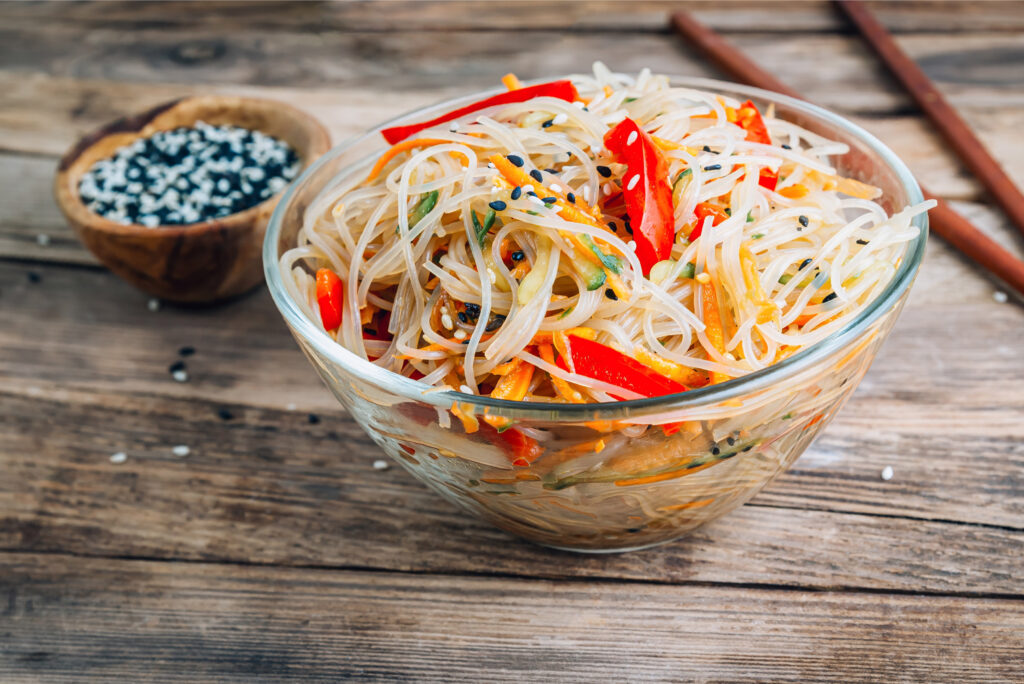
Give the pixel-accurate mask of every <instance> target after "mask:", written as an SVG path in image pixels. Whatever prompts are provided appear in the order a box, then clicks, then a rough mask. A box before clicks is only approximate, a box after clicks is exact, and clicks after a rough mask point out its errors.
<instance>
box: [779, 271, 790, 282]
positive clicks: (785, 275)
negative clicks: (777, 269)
mask: <svg viewBox="0 0 1024 684" xmlns="http://www.w3.org/2000/svg"><path fill="white" fill-rule="evenodd" d="M792 279H793V276H791V275H789V274H788V273H783V274H782V275H780V276H779V282H780V283H781V284H783V285H785V284H786V283H788V282H789V281H790V280H792Z"/></svg>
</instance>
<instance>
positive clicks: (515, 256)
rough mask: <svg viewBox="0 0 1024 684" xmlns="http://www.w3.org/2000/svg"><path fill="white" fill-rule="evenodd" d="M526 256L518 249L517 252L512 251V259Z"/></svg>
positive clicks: (517, 259) (521, 258)
mask: <svg viewBox="0 0 1024 684" xmlns="http://www.w3.org/2000/svg"><path fill="white" fill-rule="evenodd" d="M525 258H526V254H525V253H524V252H523V251H522V250H519V251H518V252H512V261H522V260H523V259H525Z"/></svg>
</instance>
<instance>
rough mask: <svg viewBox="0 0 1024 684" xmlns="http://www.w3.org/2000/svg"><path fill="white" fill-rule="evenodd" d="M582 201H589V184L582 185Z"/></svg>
mask: <svg viewBox="0 0 1024 684" xmlns="http://www.w3.org/2000/svg"><path fill="white" fill-rule="evenodd" d="M583 201H584V202H586V203H588V204H589V203H590V186H589V185H584V186H583Z"/></svg>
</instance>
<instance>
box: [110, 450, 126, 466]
mask: <svg viewBox="0 0 1024 684" xmlns="http://www.w3.org/2000/svg"><path fill="white" fill-rule="evenodd" d="M127 460H128V454H126V453H124V452H123V451H118V452H117V453H116V454H111V455H110V462H111V463H114V464H118V463H124V462H125V461H127Z"/></svg>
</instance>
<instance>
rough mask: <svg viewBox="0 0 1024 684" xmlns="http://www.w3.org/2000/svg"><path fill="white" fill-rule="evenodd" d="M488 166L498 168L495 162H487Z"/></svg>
mask: <svg viewBox="0 0 1024 684" xmlns="http://www.w3.org/2000/svg"><path fill="white" fill-rule="evenodd" d="M487 168H489V169H496V168H498V167H497V166H495V165H494V162H487Z"/></svg>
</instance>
